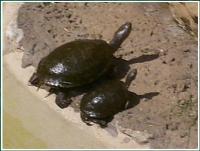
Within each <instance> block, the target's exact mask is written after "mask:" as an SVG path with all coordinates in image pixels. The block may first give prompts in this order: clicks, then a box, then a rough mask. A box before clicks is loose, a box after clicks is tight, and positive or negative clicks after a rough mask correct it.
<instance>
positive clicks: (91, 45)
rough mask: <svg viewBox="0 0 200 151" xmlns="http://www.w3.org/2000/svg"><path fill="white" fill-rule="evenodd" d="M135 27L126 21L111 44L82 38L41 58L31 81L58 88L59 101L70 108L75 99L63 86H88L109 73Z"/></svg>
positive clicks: (58, 103) (57, 101) (32, 83)
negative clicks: (115, 54)
mask: <svg viewBox="0 0 200 151" xmlns="http://www.w3.org/2000/svg"><path fill="white" fill-rule="evenodd" d="M131 29H132V27H131V23H130V22H126V23H124V24H123V25H122V26H121V27H120V28H119V29H118V30H117V31H116V32H115V34H114V37H113V39H112V40H111V41H110V43H109V44H108V43H106V42H105V41H103V40H89V39H80V40H75V41H72V42H69V43H66V44H63V45H61V46H59V47H58V48H56V49H55V50H53V51H52V52H51V53H50V54H49V55H47V56H46V57H44V58H43V59H41V61H40V62H39V64H38V67H37V70H36V72H35V73H33V75H32V76H31V78H30V80H29V83H30V84H31V85H35V86H36V85H37V86H38V87H40V86H41V85H43V84H44V85H47V86H49V87H50V88H53V89H57V90H58V93H57V97H56V104H57V105H58V106H59V107H60V108H65V107H67V106H68V105H69V104H70V103H71V98H69V94H68V93H66V92H63V91H62V90H61V89H65V88H73V87H79V86H83V85H86V84H88V83H91V82H93V81H96V80H97V79H98V78H100V77H102V76H103V75H105V74H106V73H108V71H109V70H110V69H111V67H112V66H113V60H114V59H115V57H114V55H113V53H114V52H115V51H116V50H117V49H118V48H119V47H120V45H121V44H122V42H123V41H124V40H125V39H126V38H127V36H128V35H129V33H130V31H131Z"/></svg>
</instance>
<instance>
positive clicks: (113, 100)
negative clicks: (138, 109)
mask: <svg viewBox="0 0 200 151" xmlns="http://www.w3.org/2000/svg"><path fill="white" fill-rule="evenodd" d="M127 100H128V90H127V88H126V86H125V84H124V83H123V82H122V81H118V80H112V81H109V82H107V83H102V84H101V85H98V87H96V89H94V90H93V91H91V92H89V93H87V94H85V95H84V96H83V98H82V101H81V103H80V109H81V112H82V113H83V114H84V116H86V117H91V118H99V119H101V118H106V117H109V116H113V115H115V114H116V113H118V112H120V111H121V110H123V109H124V108H125V104H126V102H127Z"/></svg>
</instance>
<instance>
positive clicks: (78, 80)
mask: <svg viewBox="0 0 200 151" xmlns="http://www.w3.org/2000/svg"><path fill="white" fill-rule="evenodd" d="M112 52H113V50H112V48H111V46H110V45H108V44H107V43H106V42H105V41H103V40H75V41H72V42H69V43H66V44H64V45H62V46H60V47H58V48H56V49H55V50H54V51H52V52H51V53H50V54H49V55H48V56H46V57H45V58H43V59H42V60H41V61H40V63H39V65H38V68H37V72H36V73H37V77H38V79H39V80H40V81H41V83H43V84H46V85H48V86H52V87H63V88H69V87H75V86H80V85H84V84H87V83H89V82H92V81H94V80H96V79H97V78H99V77H100V76H101V75H103V74H104V73H106V72H107V71H108V70H109V67H110V66H111V63H112V59H113V58H114V56H113V54H112Z"/></svg>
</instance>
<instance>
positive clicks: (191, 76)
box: [18, 2, 198, 149]
mask: <svg viewBox="0 0 200 151" xmlns="http://www.w3.org/2000/svg"><path fill="white" fill-rule="evenodd" d="M126 21H129V22H131V23H132V26H133V29H132V31H131V34H130V36H129V37H128V38H127V39H126V40H125V42H124V43H123V44H122V46H121V47H120V48H119V49H118V51H117V52H116V53H115V56H116V57H118V58H119V57H121V58H122V59H124V60H127V61H128V62H129V68H130V69H133V68H136V69H137V70H138V74H137V77H136V79H135V80H134V81H133V82H132V84H131V85H130V87H129V91H132V92H135V93H136V94H137V95H138V96H139V99H140V102H139V104H138V105H137V106H135V107H134V108H131V109H128V110H125V111H123V112H120V113H118V114H117V115H115V117H114V120H113V121H112V122H111V125H114V127H117V128H118V129H119V130H121V131H122V132H123V133H126V134H127V135H129V136H130V132H134V131H138V132H141V134H148V140H145V141H141V143H145V142H148V141H149V142H150V144H151V148H163V149H168V148H198V122H197V121H198V93H197V92H198V85H197V83H198V42H197V41H196V40H195V34H193V35H192V34H191V32H188V31H189V30H187V29H185V30H183V29H182V28H180V27H179V25H178V24H177V22H176V21H175V19H174V18H173V15H172V12H171V11H170V7H169V4H168V3H128V2H127V3H91V2H87V3H47V2H46V3H25V4H24V5H22V7H21V8H20V9H19V17H18V27H19V28H21V29H22V30H23V32H24V38H23V39H22V40H21V41H20V46H22V47H21V49H22V50H23V51H24V56H23V58H22V67H23V68H26V67H28V66H30V65H33V66H34V67H37V64H38V62H39V61H40V59H41V58H43V57H44V56H46V55H48V54H49V53H50V52H51V51H52V50H53V49H54V48H56V47H57V46H59V45H61V44H63V43H66V42H69V41H72V40H74V39H85V38H87V39H103V40H105V41H108V42H109V40H111V38H112V36H113V34H114V32H115V31H116V30H117V28H118V27H119V26H120V25H122V24H123V23H124V22H126ZM187 25H188V26H189V25H190V24H187ZM191 30H192V28H191V29H190V31H191ZM194 32H195V31H194ZM158 53H159V56H158V55H157V54H158ZM121 80H122V81H123V80H124V78H123V79H121ZM81 97H82V95H80V96H77V97H74V98H73V102H72V104H71V107H73V108H74V110H75V111H76V112H78V111H79V103H80V100H81ZM112 132H115V131H112ZM131 134H132V133H131ZM113 135H116V134H113ZM134 136H136V135H134ZM134 136H133V139H135V138H136V139H137V137H135V138H134ZM115 137H116V136H115ZM137 140H138V139H137ZM127 141H130V139H129V138H128V137H127V139H125V140H124V142H127Z"/></svg>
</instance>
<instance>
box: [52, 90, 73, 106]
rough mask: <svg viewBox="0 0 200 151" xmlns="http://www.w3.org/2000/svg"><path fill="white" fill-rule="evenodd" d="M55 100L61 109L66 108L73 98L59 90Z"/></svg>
mask: <svg viewBox="0 0 200 151" xmlns="http://www.w3.org/2000/svg"><path fill="white" fill-rule="evenodd" d="M55 102H56V104H57V105H58V106H59V107H60V108H61V109H64V108H66V107H68V106H69V105H70V104H71V102H72V100H71V98H70V97H69V96H68V95H67V93H65V92H58V94H57V96H56V100H55Z"/></svg>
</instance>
